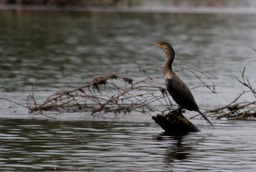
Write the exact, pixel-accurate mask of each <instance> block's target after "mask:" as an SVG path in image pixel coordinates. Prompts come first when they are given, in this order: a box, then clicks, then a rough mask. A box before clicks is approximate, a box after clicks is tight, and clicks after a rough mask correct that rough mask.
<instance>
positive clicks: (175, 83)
mask: <svg viewBox="0 0 256 172" xmlns="http://www.w3.org/2000/svg"><path fill="white" fill-rule="evenodd" d="M154 45H155V46H157V47H159V48H161V49H162V50H163V51H164V52H165V54H166V60H165V63H164V65H163V75H164V79H165V82H166V88H167V91H168V92H169V94H170V95H171V96H172V98H173V100H174V101H175V102H176V103H177V104H178V105H179V108H178V110H180V111H181V110H182V109H183V108H184V109H187V110H190V111H197V112H198V113H200V115H202V117H203V118H204V119H205V120H206V121H207V122H208V123H210V124H211V125H213V124H212V123H211V121H209V119H207V117H206V116H205V115H204V114H203V113H202V112H201V111H200V110H199V107H198V105H197V103H196V101H195V99H194V96H193V95H192V93H191V92H190V90H189V88H188V87H187V86H186V84H185V83H184V82H183V81H182V80H181V79H180V78H179V77H178V76H177V75H176V74H175V73H174V72H173V70H172V63H173V60H174V56H175V52H174V49H173V47H172V46H171V45H170V44H169V43H166V42H157V43H154Z"/></svg>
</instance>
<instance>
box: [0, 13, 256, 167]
mask: <svg viewBox="0 0 256 172" xmlns="http://www.w3.org/2000/svg"><path fill="white" fill-rule="evenodd" d="M255 27H256V17H255V15H254V14H227V13H222V14H206V13H204V14H197V13H166V12H165V13H161V12H158V13H104V12H83V13H79V12H66V13H64V12H61V13H60V12H24V11H23V12H17V11H16V12H14V11H9V12H8V11H5V12H0V83H1V85H0V97H1V98H7V99H10V100H13V101H16V102H19V103H21V104H26V97H27V96H28V95H29V94H31V92H32V88H33V90H34V92H35V95H36V96H38V97H39V99H40V100H43V99H44V98H46V97H47V96H49V95H51V94H53V93H55V92H56V91H61V90H65V89H68V88H74V87H77V86H80V85H83V84H84V83H86V82H88V81H90V80H91V79H92V78H93V77H95V76H99V75H102V74H106V73H109V72H112V71H122V70H127V69H138V67H142V68H143V67H149V66H155V65H159V66H160V65H162V63H163V61H164V58H165V57H164V54H163V52H161V50H159V49H158V48H156V47H154V46H152V42H154V41H160V40H165V41H168V42H170V43H172V45H173V46H174V49H175V50H176V60H175V64H174V67H175V66H176V67H177V68H178V66H179V65H181V66H186V67H188V68H190V69H196V70H200V71H202V72H205V73H206V74H207V75H209V76H211V78H212V80H213V81H214V83H215V85H216V91H217V94H216V95H215V94H212V93H210V92H209V91H207V90H206V89H204V88H199V89H193V93H194V95H195V98H196V99H197V102H198V104H199V106H200V107H202V108H203V109H211V108H213V107H216V106H218V105H225V104H228V103H229V102H231V101H232V100H233V99H234V98H235V97H236V96H238V95H239V93H241V92H242V90H243V89H244V88H243V87H242V86H241V85H240V84H239V83H238V82H237V81H236V79H235V77H240V71H241V70H242V69H243V67H244V66H247V70H246V77H247V78H248V79H250V80H252V83H254V82H253V81H255V62H254V60H255V57H256V52H255V51H254V50H253V48H254V47H255V44H256V34H255ZM154 75H157V76H161V75H162V74H161V72H160V71H159V73H155V74H154ZM136 77H142V76H136ZM181 77H182V79H184V80H185V82H186V83H187V84H188V85H189V86H191V87H193V86H197V85H198V84H199V81H198V80H197V79H195V78H192V77H191V76H190V77H188V76H186V75H184V76H181ZM251 98H252V97H251V96H250V95H248V96H246V97H244V98H243V100H247V101H249V100H251ZM0 104H1V106H0V111H1V114H0V117H1V120H0V128H1V130H0V131H1V132H0V135H1V137H0V143H1V144H0V145H1V146H0V150H1V151H0V164H1V166H0V170H2V171H17V170H18V171H33V170H43V169H44V170H75V171H77V170H84V171H193V170H209V171H232V170H234V169H237V170H243V171H254V170H255V168H256V166H255V165H254V160H255V158H256V156H255V152H256V148H255V140H254V138H255V137H254V127H255V123H254V122H245V121H213V123H215V127H209V126H208V125H207V124H206V123H205V122H204V121H203V120H196V119H195V120H192V121H193V122H194V123H195V124H197V125H198V126H199V128H200V129H201V130H202V131H201V132H199V133H194V134H189V135H187V136H184V137H179V138H174V137H168V136H161V135H160V134H161V133H162V130H161V129H160V128H159V127H158V126H157V125H156V124H154V123H153V121H152V120H151V117H150V116H148V115H143V114H129V115H125V116H118V117H113V118H108V117H107V116H104V117H102V118H101V117H100V116H98V117H90V116H88V115H86V114H57V115H56V114H55V115H54V117H55V118H57V119H52V118H47V117H45V116H42V115H33V114H28V112H27V109H25V108H23V107H20V106H17V105H15V104H12V103H10V102H7V101H4V100H0ZM188 113H189V112H188Z"/></svg>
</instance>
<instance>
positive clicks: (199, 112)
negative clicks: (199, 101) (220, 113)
mask: <svg viewBox="0 0 256 172" xmlns="http://www.w3.org/2000/svg"><path fill="white" fill-rule="evenodd" d="M198 113H200V115H202V117H203V118H204V119H205V120H206V121H207V122H208V123H209V124H211V125H212V126H213V124H212V122H211V121H210V120H209V119H208V118H207V117H206V116H205V115H204V114H203V113H202V112H201V111H200V110H198Z"/></svg>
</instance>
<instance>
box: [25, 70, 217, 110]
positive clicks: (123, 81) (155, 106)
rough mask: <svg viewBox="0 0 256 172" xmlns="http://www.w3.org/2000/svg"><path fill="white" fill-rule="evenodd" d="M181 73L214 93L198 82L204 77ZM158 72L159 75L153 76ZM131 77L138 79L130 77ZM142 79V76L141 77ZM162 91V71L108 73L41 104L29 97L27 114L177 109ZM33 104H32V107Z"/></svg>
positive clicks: (197, 74)
mask: <svg viewBox="0 0 256 172" xmlns="http://www.w3.org/2000/svg"><path fill="white" fill-rule="evenodd" d="M180 71H188V73H190V74H193V75H194V76H196V77H197V78H198V79H199V80H200V81H201V82H202V84H203V85H204V87H206V88H209V89H211V90H212V91H214V87H215V86H214V84H213V82H212V81H211V80H210V81H211V85H208V84H206V83H205V82H203V80H202V79H201V77H202V76H206V77H207V78H208V79H210V78H209V77H208V76H207V75H205V74H203V73H201V72H198V71H191V70H188V69H186V68H181V69H180ZM156 72H157V73H159V74H158V75H155V74H156ZM130 75H135V76H139V78H138V77H136V79H134V78H135V77H133V78H132V77H130ZM141 76H144V77H141ZM169 97H170V96H168V93H167V91H166V89H165V88H164V83H163V78H162V76H161V69H160V68H159V67H151V68H147V69H140V70H137V71H126V72H120V73H111V74H108V75H106V76H102V77H96V78H94V79H93V80H92V81H91V82H90V83H88V84H86V85H84V86H82V87H79V88H75V89H72V90H68V91H63V92H59V93H56V94H53V95H51V96H49V97H48V98H47V99H46V100H45V101H44V102H43V103H41V104H37V102H36V100H35V99H34V96H29V97H28V102H29V103H28V104H30V106H28V107H29V111H30V112H43V111H58V112H89V113H90V114H95V113H108V112H111V113H115V114H118V113H124V114H126V113H129V112H131V111H134V112H140V113H148V114H150V113H152V112H154V113H155V112H157V113H159V112H160V113H162V114H164V113H165V112H167V113H168V112H169V111H170V110H173V109H175V108H176V107H175V106H174V105H173V104H172V102H171V100H170V99H169ZM31 104H32V105H31Z"/></svg>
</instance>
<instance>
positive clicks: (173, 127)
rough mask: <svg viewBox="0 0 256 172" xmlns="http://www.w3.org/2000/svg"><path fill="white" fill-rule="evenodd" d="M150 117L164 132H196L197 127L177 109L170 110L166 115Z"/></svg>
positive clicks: (176, 133)
mask: <svg viewBox="0 0 256 172" xmlns="http://www.w3.org/2000/svg"><path fill="white" fill-rule="evenodd" d="M152 119H153V120H154V121H155V122H156V123H157V124H158V125H160V126H161V128H162V129H163V130H164V131H165V133H166V134H171V135H182V134H186V133H188V132H198V131H199V129H198V128H197V127H196V126H195V125H194V124H192V123H191V122H190V121H189V120H188V119H187V118H185V117H184V116H183V115H182V113H181V112H179V111H176V110H174V111H171V112H169V113H168V114H166V115H160V114H158V115H157V116H153V117H152Z"/></svg>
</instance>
